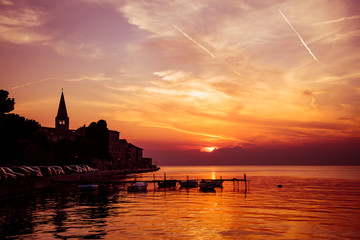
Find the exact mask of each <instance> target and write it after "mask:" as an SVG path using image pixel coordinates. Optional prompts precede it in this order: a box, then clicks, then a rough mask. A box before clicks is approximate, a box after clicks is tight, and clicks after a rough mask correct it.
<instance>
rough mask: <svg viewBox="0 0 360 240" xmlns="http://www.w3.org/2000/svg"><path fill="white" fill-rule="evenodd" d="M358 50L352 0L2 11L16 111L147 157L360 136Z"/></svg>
mask: <svg viewBox="0 0 360 240" xmlns="http://www.w3.org/2000/svg"><path fill="white" fill-rule="evenodd" d="M359 53H360V2H359V1H358V0H353V1H350V0H328V1H326V0H313V1H301V0H296V1H295V0H294V1H292V0H289V1H262V0H258V1H250V0H248V1H241V0H223V1H218V0H173V1H165V0H155V1H150V0H131V1H130V0H129V1H118V0H83V1H73V0H61V1H60V0H58V1H56V0H51V1H50V0H36V1H35V0H23V1H13V0H0V56H1V57H0V72H1V76H0V79H1V80H0V83H1V85H0V89H5V90H7V91H9V93H10V97H13V98H15V101H16V104H15V111H14V112H15V113H18V114H20V115H22V116H25V117H27V118H31V119H35V120H37V121H38V122H39V123H40V124H41V125H42V126H47V127H54V125H55V116H56V113H57V108H58V104H59V100H60V95H61V89H62V88H63V89H64V95H65V100H66V105H67V111H68V114H69V117H70V128H72V129H76V128H78V127H80V126H82V125H84V124H86V125H88V124H89V123H90V122H92V121H98V120H100V119H104V120H106V121H107V123H108V127H109V128H110V129H113V130H117V131H119V132H120V137H121V138H126V139H127V140H128V141H129V142H132V143H134V144H136V145H138V146H140V147H142V148H144V149H145V153H146V151H147V150H149V151H161V150H164V149H176V150H179V149H187V150H189V149H203V150H205V151H210V150H212V149H214V148H215V147H216V148H223V147H234V146H240V147H244V148H248V147H252V146H264V145H283V144H285V145H299V144H303V143H308V142H316V141H321V142H324V141H337V140H341V139H350V138H359V137H360V125H359V122H360V81H359V80H360V54H359ZM206 147H207V148H206ZM145 155H146V154H145ZM150 157H151V156H150Z"/></svg>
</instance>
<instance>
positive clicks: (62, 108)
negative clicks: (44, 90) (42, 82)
mask: <svg viewBox="0 0 360 240" xmlns="http://www.w3.org/2000/svg"><path fill="white" fill-rule="evenodd" d="M55 128H56V129H64V130H69V117H68V115H67V111H66V105H65V98H64V91H63V89H61V97H60V103H59V109H58V113H57V115H56V118H55Z"/></svg>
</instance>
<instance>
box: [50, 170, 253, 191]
mask: <svg viewBox="0 0 360 240" xmlns="http://www.w3.org/2000/svg"><path fill="white" fill-rule="evenodd" d="M139 173H140V171H139ZM53 181H56V182H63V183H65V182H66V183H79V184H91V183H97V184H134V183H136V182H144V183H148V184H149V183H153V184H154V186H155V184H157V185H158V188H159V189H161V188H164V189H166V188H175V187H176V186H177V183H179V184H180V182H186V181H196V182H197V183H198V182H201V181H203V182H216V183H217V185H215V187H222V183H223V182H232V183H233V185H234V187H240V183H242V182H243V183H244V186H245V192H246V191H247V189H248V187H249V185H250V181H251V180H249V179H247V178H246V174H244V177H243V178H222V177H220V178H219V179H200V180H189V178H187V180H177V179H167V178H166V173H164V178H163V179H156V178H155V174H153V179H152V180H138V179H137V178H136V176H135V177H134V179H129V180H125V179H118V178H114V177H111V178H104V177H102V178H84V177H83V178H80V179H71V178H70V179H69V178H57V179H53ZM154 188H155V187H154Z"/></svg>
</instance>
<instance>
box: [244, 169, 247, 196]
mask: <svg viewBox="0 0 360 240" xmlns="http://www.w3.org/2000/svg"><path fill="white" fill-rule="evenodd" d="M244 182H245V193H246V192H247V182H246V173H244Z"/></svg>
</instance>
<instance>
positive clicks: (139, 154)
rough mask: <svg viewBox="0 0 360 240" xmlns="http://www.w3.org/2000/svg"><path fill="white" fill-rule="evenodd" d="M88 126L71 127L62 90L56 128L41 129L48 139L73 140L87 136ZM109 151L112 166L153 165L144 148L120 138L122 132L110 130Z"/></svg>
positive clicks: (147, 166)
mask: <svg viewBox="0 0 360 240" xmlns="http://www.w3.org/2000/svg"><path fill="white" fill-rule="evenodd" d="M86 130H87V127H86V126H85V125H84V126H82V127H80V128H78V129H76V130H72V129H70V128H69V116H68V113H67V110H66V103H65V97H64V92H63V91H61V96H60V102H59V107H58V111H57V115H56V117H55V128H50V127H42V128H41V131H42V132H43V133H45V134H46V136H47V137H48V139H49V140H50V141H51V142H53V143H56V142H58V141H59V140H61V139H69V140H71V141H74V140H76V139H77V138H81V137H85V135H86ZM108 133H109V153H110V156H111V158H112V164H111V165H112V168H115V169H132V168H150V167H151V166H152V159H151V158H143V149H142V148H139V147H137V146H135V145H133V144H131V143H128V142H127V141H126V139H120V132H118V131H115V130H109V131H108Z"/></svg>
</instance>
